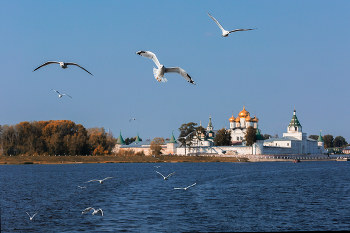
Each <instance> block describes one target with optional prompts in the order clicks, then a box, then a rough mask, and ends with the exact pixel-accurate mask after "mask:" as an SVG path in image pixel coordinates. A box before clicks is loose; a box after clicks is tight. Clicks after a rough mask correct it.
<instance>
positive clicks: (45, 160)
mask: <svg viewBox="0 0 350 233" xmlns="http://www.w3.org/2000/svg"><path fill="white" fill-rule="evenodd" d="M294 159H295V157H288V158H286V157H285V156H256V155H255V156H253V155H246V156H245V157H244V156H242V157H241V156H239V157H219V156H177V155H161V156H157V157H153V156H112V155H109V156H22V155H21V156H0V165H27V164H86V163H186V162H187V163H191V162H192V163H200V162H231V163H232V162H235V163H240V162H241V163H244V162H293V161H294ZM299 159H301V160H300V161H301V162H306V161H350V158H349V159H338V158H336V157H324V156H323V157H310V156H308V157H307V156H300V157H299Z"/></svg>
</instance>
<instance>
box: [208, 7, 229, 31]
mask: <svg viewBox="0 0 350 233" xmlns="http://www.w3.org/2000/svg"><path fill="white" fill-rule="evenodd" d="M207 14H208V15H209V16H210V18H212V19H213V20H214V22H215V23H216V24H217V25H218V26H219V28H220V29H221V31H222V33H224V32H225V29H224V28H223V27H222V26H221V24H220V23H219V21H217V20H216V19H215V18H214V17H213V16H211V15H210V14H209V13H208V12H207Z"/></svg>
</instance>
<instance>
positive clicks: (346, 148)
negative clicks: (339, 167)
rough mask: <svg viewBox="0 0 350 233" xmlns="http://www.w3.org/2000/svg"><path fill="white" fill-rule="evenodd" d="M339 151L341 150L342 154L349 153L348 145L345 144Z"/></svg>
mask: <svg viewBox="0 0 350 233" xmlns="http://www.w3.org/2000/svg"><path fill="white" fill-rule="evenodd" d="M341 151H342V152H343V153H344V154H350V146H347V147H345V148H343V149H341Z"/></svg>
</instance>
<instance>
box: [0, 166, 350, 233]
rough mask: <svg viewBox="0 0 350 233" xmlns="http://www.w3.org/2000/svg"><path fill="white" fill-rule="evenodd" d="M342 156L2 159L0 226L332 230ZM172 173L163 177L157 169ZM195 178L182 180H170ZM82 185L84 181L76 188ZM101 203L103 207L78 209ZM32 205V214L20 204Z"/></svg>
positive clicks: (343, 190)
mask: <svg viewBox="0 0 350 233" xmlns="http://www.w3.org/2000/svg"><path fill="white" fill-rule="evenodd" d="M349 166H350V163H347V162H333V161H332V162H302V163H297V164H296V163H292V162H288V163H286V162H268V163H265V162H260V163H164V164H160V167H159V168H155V167H154V164H150V163H139V164H71V165H3V166H0V177H1V190H0V192H1V231H2V232H13V231H16V232H77V231H98V232H118V231H126V232H188V231H201V232H203V231H204V232H208V231H216V232H218V231H221V232H222V231H335V230H348V229H349V227H350V224H349V222H350V217H349V216H350V211H349V208H348V207H349V204H350V198H349V197H350V194H349V187H350V186H349V184H350V176H349ZM156 170H157V171H159V172H161V173H162V174H170V173H172V172H177V173H176V174H174V175H172V176H171V177H170V178H169V179H168V180H164V179H163V177H161V176H160V175H159V174H157V173H156V172H155V171H156ZM110 176H112V177H114V178H113V179H108V180H106V181H105V182H104V183H103V184H100V183H99V182H90V183H85V182H86V181H89V180H91V179H103V178H105V177H110ZM193 183H196V185H195V186H193V187H191V188H189V189H187V190H177V189H174V188H175V187H186V186H189V185H191V184H193ZM78 186H85V187H86V188H84V189H81V188H79V187H78ZM87 207H93V208H95V209H98V208H101V209H102V210H103V212H104V216H101V215H92V211H91V212H89V213H87V214H81V212H82V211H83V210H84V209H85V208H87ZM36 211H37V212H38V214H37V215H36V216H35V217H34V220H32V221H30V220H29V216H28V215H27V214H26V212H29V213H32V214H33V213H35V212H36Z"/></svg>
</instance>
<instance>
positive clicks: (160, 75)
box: [136, 51, 196, 85]
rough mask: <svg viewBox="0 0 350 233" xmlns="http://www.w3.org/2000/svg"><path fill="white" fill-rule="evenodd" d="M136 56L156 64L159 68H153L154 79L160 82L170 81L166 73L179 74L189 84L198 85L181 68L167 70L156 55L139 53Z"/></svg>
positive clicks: (148, 52) (144, 52) (145, 52)
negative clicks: (165, 75) (165, 76)
mask: <svg viewBox="0 0 350 233" xmlns="http://www.w3.org/2000/svg"><path fill="white" fill-rule="evenodd" d="M136 54H138V55H140V56H142V57H148V58H150V59H152V60H153V61H154V63H156V65H157V67H158V69H157V68H155V67H153V75H154V78H155V79H157V81H159V82H168V79H166V78H164V73H179V74H180V75H181V76H182V77H184V79H186V81H187V82H189V83H192V84H194V85H196V84H195V83H194V81H193V79H192V78H191V77H190V76H189V75H188V74H187V72H186V71H185V70H184V69H182V68H180V67H170V68H165V67H164V66H163V65H161V64H160V63H159V61H158V59H157V57H156V55H155V54H154V53H152V52H150V51H138V52H136Z"/></svg>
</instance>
